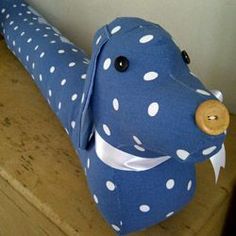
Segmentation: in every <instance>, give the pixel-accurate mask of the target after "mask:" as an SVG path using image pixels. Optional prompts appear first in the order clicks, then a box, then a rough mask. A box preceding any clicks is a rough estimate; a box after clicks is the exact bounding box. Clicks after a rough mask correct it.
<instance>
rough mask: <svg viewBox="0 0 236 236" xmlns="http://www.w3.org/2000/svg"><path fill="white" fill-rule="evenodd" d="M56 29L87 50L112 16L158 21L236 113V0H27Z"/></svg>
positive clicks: (202, 76) (193, 66)
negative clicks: (94, 36) (96, 34)
mask: <svg viewBox="0 0 236 236" xmlns="http://www.w3.org/2000/svg"><path fill="white" fill-rule="evenodd" d="M28 2H29V3H31V4H32V5H33V6H34V7H35V9H37V10H38V11H39V12H40V13H41V14H43V15H44V16H45V18H47V19H48V20H49V22H51V23H52V24H54V25H55V26H57V27H58V28H59V29H60V30H61V32H62V33H63V34H64V35H65V36H67V37H68V38H69V39H71V40H72V41H73V42H75V43H76V44H77V45H78V46H79V47H81V48H84V49H85V50H87V51H88V52H89V53H91V47H90V46H91V41H92V38H93V34H94V32H95V31H96V29H98V28H99V27H101V26H102V25H104V24H106V23H109V22H110V21H111V20H113V19H114V18H116V17H117V16H138V17H141V18H145V19H146V20H150V21H153V22H156V23H158V24H160V25H162V26H163V27H164V28H166V29H167V30H168V31H169V32H170V33H171V34H172V35H173V36H174V37H175V39H176V41H177V43H178V44H179V45H180V46H181V47H182V48H183V49H186V51H187V52H188V54H189V55H190V57H191V60H192V63H191V65H190V66H191V68H192V71H193V72H194V73H195V74H197V75H198V76H199V77H200V79H201V80H202V81H203V82H204V83H205V84H206V85H207V86H208V87H209V88H211V89H212V88H216V89H220V90H221V91H222V92H223V93H224V101H225V104H226V105H227V106H228V107H229V108H230V110H231V112H234V113H236V96H235V90H236V26H235V24H236V0H133V1H129V0H119V1H118V0H96V1H91V0H28Z"/></svg>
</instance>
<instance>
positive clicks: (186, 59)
mask: <svg viewBox="0 0 236 236" xmlns="http://www.w3.org/2000/svg"><path fill="white" fill-rule="evenodd" d="M181 55H182V57H183V60H184V62H185V63H186V64H189V63H190V57H189V55H188V53H187V52H186V51H185V50H183V51H182V52H181Z"/></svg>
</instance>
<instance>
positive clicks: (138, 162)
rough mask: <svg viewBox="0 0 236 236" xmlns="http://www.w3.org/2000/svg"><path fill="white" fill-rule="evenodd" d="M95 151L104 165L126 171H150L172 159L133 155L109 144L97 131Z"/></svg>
mask: <svg viewBox="0 0 236 236" xmlns="http://www.w3.org/2000/svg"><path fill="white" fill-rule="evenodd" d="M95 151H96V154H97V156H98V158H99V159H100V160H101V161H102V162H103V163H105V164H106V165H108V166H110V167H112V168H115V169H118V170H124V171H145V170H149V169H151V168H154V167H156V166H158V165H160V164H162V163H163V162H166V161H167V160H169V159H170V158H171V157H170V156H160V157H151V158H146V157H139V156H135V155H132V154H130V153H127V152H124V151H122V150H120V149H118V148H116V147H113V146H112V145H111V144H109V143H107V142H106V141H105V140H104V139H103V138H102V137H101V136H100V135H99V134H98V132H97V131H95Z"/></svg>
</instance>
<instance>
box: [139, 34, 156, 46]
mask: <svg viewBox="0 0 236 236" xmlns="http://www.w3.org/2000/svg"><path fill="white" fill-rule="evenodd" d="M153 38H154V36H153V35H151V34H148V35H144V36H142V37H141V38H140V39H139V42H140V43H142V44H144V43H148V42H150V41H151V40H153Z"/></svg>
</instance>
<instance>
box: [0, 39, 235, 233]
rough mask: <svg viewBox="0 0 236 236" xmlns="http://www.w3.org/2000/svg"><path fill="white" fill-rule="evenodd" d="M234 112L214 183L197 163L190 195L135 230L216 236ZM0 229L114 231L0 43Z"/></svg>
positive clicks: (65, 141) (63, 139)
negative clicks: (164, 216) (159, 219)
mask: <svg viewBox="0 0 236 236" xmlns="http://www.w3.org/2000/svg"><path fill="white" fill-rule="evenodd" d="M235 138H236V116H235V115H232V116H231V126H230V129H229V132H228V137H227V140H226V150H227V164H226V168H225V169H224V170H222V171H221V174H220V178H219V182H218V184H217V185H215V184H214V173H213V169H212V167H211V165H210V162H209V161H208V162H205V163H202V164H199V165H198V166H197V179H198V181H197V182H198V187H197V192H196V195H195V198H194V200H193V201H192V202H191V203H190V204H189V205H188V206H187V207H186V208H184V209H183V210H182V211H181V212H180V213H178V214H177V215H175V216H173V217H171V218H169V219H168V220H166V221H165V222H163V223H161V224H159V225H155V226H153V227H151V228H149V229H147V230H145V231H143V232H139V233H136V234H133V236H134V235H136V236H138V235H139V236H141V235H162V236H169V235H175V236H178V235H179V236H184V235H204V236H205V235H208V236H209V235H210V236H211V235H212V236H215V235H221V230H222V227H223V224H224V219H225V217H226V212H227V210H228V208H229V201H230V199H231V197H232V189H233V186H234V185H235V183H236V171H235V169H236V145H235V140H236V139H235ZM0 235H1V236H2V235H4V236H15V235H20V236H28V235H30V236H36V235H40V236H41V235H50V236H51V235H53V236H54V235H55V236H60V235H114V233H113V231H112V230H111V229H110V227H109V226H108V225H107V224H106V223H105V221H104V220H103V218H102V217H101V215H100V213H99V212H98V210H97V209H96V206H95V204H94V202H93V200H92V198H91V196H90V194H89V191H88V188H87V184H86V179H85V176H84V173H83V169H82V168H81V165H80V162H79V160H78V158H77V157H76V154H75V152H74V150H73V149H72V145H71V143H70V141H69V138H68V137H67V134H66V133H65V132H64V129H63V128H62V126H61V125H60V123H59V121H58V120H57V118H56V116H55V115H54V114H53V113H52V112H51V110H50V108H49V107H48V105H47V103H46V102H45V100H44V98H43V97H42V96H41V95H40V93H39V91H38V90H37V88H36V86H35V85H34V83H33V82H32V80H31V78H30V76H29V75H28V74H27V72H26V71H25V70H24V68H23V66H22V65H21V64H20V63H19V61H18V60H17V59H16V58H15V57H14V55H13V54H12V53H11V52H10V51H9V50H8V49H7V47H6V45H5V43H4V41H3V40H1V41H0Z"/></svg>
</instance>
